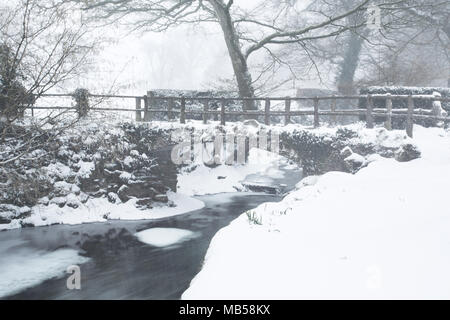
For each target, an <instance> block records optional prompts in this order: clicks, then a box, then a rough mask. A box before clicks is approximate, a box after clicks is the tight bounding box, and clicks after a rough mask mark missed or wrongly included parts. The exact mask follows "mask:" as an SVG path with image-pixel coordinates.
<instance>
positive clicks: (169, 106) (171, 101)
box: [167, 98, 174, 120]
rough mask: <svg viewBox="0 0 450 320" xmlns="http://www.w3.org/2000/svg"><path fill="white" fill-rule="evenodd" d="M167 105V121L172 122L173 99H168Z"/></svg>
mask: <svg viewBox="0 0 450 320" xmlns="http://www.w3.org/2000/svg"><path fill="white" fill-rule="evenodd" d="M168 102H169V105H168V106H167V119H169V120H172V119H173V113H172V110H173V102H174V101H173V98H170V99H169V101H168Z"/></svg>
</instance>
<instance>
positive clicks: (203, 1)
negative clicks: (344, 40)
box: [55, 0, 390, 109]
mask: <svg viewBox="0 0 450 320" xmlns="http://www.w3.org/2000/svg"><path fill="white" fill-rule="evenodd" d="M55 1H56V2H58V0H55ZM61 1H62V2H63V3H65V2H67V1H70V2H75V3H78V4H80V6H81V8H82V10H84V11H85V12H90V13H91V19H92V20H94V21H97V22H98V21H111V22H118V21H119V22H122V23H124V24H129V25H130V26H131V28H132V30H137V29H141V30H145V31H156V32H161V31H165V30H167V29H169V28H171V27H173V26H177V25H180V24H198V23H215V24H218V25H219V26H220V28H221V30H222V32H223V36H224V41H225V43H226V46H227V49H228V54H229V57H230V60H231V64H232V67H233V70H234V75H235V79H236V83H237V87H238V90H239V94H240V96H241V97H253V96H254V95H255V89H254V82H253V81H252V76H251V74H250V70H249V64H248V60H249V58H250V56H251V55H252V54H254V53H255V52H257V51H260V50H266V51H270V52H272V53H273V51H272V50H271V48H272V47H273V46H278V45H281V44H289V43H300V44H305V43H307V42H308V41H313V40H315V39H324V38H327V37H332V36H336V35H338V34H340V33H343V32H346V31H348V30H351V29H353V28H357V27H359V26H358V25H350V24H348V23H347V22H346V18H347V17H349V16H351V15H354V14H360V13H362V12H365V11H366V9H367V5H368V3H369V2H370V0H359V1H355V5H354V6H351V7H350V8H343V7H340V8H337V9H336V10H335V12H333V14H331V15H329V14H324V13H323V12H313V11H309V12H304V15H305V17H304V19H303V18H301V15H299V13H300V12H295V11H293V10H292V3H293V1H281V4H279V5H274V4H273V1H269V0H267V1H262V2H261V3H260V4H259V5H258V6H257V7H256V8H253V9H251V10H248V9H243V8H241V7H239V6H238V5H236V4H234V2H233V0H228V1H225V0H176V1H175V0H149V1H140V0H98V1H84V0H59V2H60V3H61ZM388 2H390V1H388ZM268 12H269V13H270V14H267V13H268ZM287 17H289V19H287ZM302 19H303V21H302ZM291 20H297V22H299V23H296V24H293V23H291V22H292V21H291ZM362 24H364V22H362V23H361V25H362ZM254 107H255V106H254V105H252V104H251V103H247V105H246V108H247V109H252V108H254Z"/></svg>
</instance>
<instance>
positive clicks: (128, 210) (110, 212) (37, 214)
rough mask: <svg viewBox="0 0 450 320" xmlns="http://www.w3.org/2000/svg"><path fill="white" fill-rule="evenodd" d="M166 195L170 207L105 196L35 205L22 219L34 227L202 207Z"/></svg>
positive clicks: (150, 216)
mask: <svg viewBox="0 0 450 320" xmlns="http://www.w3.org/2000/svg"><path fill="white" fill-rule="evenodd" d="M168 198H169V201H172V203H173V206H167V205H161V206H160V207H153V208H151V209H146V210H140V209H138V208H137V207H136V206H135V202H136V201H137V199H131V200H128V201H127V202H125V203H120V204H114V203H111V202H109V201H108V199H106V198H93V199H89V200H88V201H87V202H86V203H85V204H82V205H80V206H79V207H78V208H70V207H64V208H60V207H59V206H58V205H57V204H49V205H37V206H34V207H33V208H32V214H31V216H30V217H28V218H25V219H23V222H24V223H30V224H32V225H34V226H46V225H52V224H80V223H88V222H103V221H106V220H107V219H117V220H142V219H149V220H150V219H160V218H164V217H170V216H174V215H178V214H182V213H185V212H189V211H193V210H198V209H201V208H203V207H204V206H205V204H204V203H203V201H200V200H197V199H194V198H191V197H188V196H186V195H183V194H179V193H174V192H169V193H168ZM1 227H2V225H0V229H1Z"/></svg>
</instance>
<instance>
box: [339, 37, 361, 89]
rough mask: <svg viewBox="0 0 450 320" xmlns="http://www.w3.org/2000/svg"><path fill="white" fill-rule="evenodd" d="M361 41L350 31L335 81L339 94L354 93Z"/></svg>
mask: <svg viewBox="0 0 450 320" xmlns="http://www.w3.org/2000/svg"><path fill="white" fill-rule="evenodd" d="M363 41H364V39H363V38H362V37H360V36H359V35H357V34H356V33H353V32H352V33H350V39H349V41H348V44H347V48H346V50H345V53H344V59H343V60H342V63H341V65H340V69H339V74H338V76H337V81H336V82H337V83H336V84H337V89H338V91H339V93H341V94H344V95H348V94H353V93H355V92H354V87H353V81H354V77H355V72H356V68H357V67H358V62H359V54H360V52H361V48H362V44H363Z"/></svg>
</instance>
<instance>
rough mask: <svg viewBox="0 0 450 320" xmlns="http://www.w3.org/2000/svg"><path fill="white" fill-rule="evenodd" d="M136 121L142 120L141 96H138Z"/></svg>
mask: <svg viewBox="0 0 450 320" xmlns="http://www.w3.org/2000/svg"><path fill="white" fill-rule="evenodd" d="M136 121H142V115H141V98H140V97H136Z"/></svg>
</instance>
